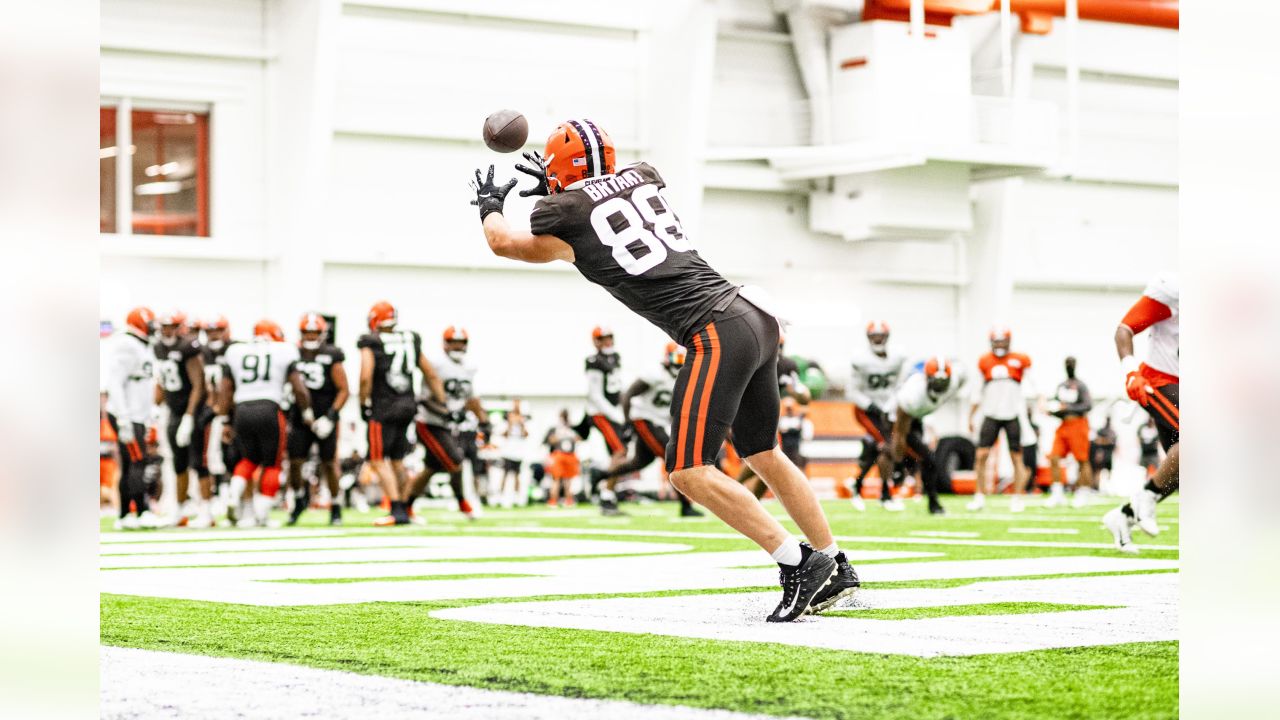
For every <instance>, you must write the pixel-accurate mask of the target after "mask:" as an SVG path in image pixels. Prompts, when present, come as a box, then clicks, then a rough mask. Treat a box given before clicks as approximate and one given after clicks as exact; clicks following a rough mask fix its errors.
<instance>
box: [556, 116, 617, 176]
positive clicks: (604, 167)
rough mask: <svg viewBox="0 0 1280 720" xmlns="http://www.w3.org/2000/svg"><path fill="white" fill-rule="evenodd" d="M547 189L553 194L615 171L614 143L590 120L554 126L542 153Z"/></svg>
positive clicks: (572, 121) (568, 121)
mask: <svg viewBox="0 0 1280 720" xmlns="http://www.w3.org/2000/svg"><path fill="white" fill-rule="evenodd" d="M542 154H543V156H544V157H545V158H546V172H547V187H548V188H549V189H550V190H551V192H553V193H558V192H563V191H564V189H565V188H567V187H569V186H570V185H572V184H574V183H576V182H578V181H579V180H584V179H586V178H591V177H600V176H601V175H609V174H611V173H612V172H613V169H614V167H615V162H614V151H613V140H612V139H611V138H610V137H609V133H607V132H605V131H604V130H601V129H600V127H599V126H597V125H596V124H595V123H593V122H591V121H590V120H566V121H565V122H562V123H560V124H559V125H557V126H556V129H555V130H554V131H552V133H551V137H549V138H547V146H546V148H544V150H543V153H542Z"/></svg>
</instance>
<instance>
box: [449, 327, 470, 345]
mask: <svg viewBox="0 0 1280 720" xmlns="http://www.w3.org/2000/svg"><path fill="white" fill-rule="evenodd" d="M470 339H471V337H470V336H469V335H467V329H466V328H464V327H462V326H461V325H450V326H449V327H447V328H445V329H444V341H445V342H468V341H470Z"/></svg>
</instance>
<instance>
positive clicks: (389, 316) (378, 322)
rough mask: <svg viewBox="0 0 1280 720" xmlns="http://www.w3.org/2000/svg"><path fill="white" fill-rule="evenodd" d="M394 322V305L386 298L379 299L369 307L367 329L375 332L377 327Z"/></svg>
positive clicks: (393, 323)
mask: <svg viewBox="0 0 1280 720" xmlns="http://www.w3.org/2000/svg"><path fill="white" fill-rule="evenodd" d="M395 324H396V307H395V306H394V305H392V304H391V303H389V302H387V301H386V300H379V301H378V302H376V303H374V304H373V307H371V308H369V329H370V330H373V331H374V332H377V330H378V328H381V327H387V326H391V325H395Z"/></svg>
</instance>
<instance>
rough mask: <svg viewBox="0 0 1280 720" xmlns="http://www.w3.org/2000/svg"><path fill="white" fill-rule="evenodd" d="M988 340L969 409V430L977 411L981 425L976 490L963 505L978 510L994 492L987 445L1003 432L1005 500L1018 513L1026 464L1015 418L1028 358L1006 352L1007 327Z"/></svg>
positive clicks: (1019, 409) (1022, 408) (1021, 404)
mask: <svg viewBox="0 0 1280 720" xmlns="http://www.w3.org/2000/svg"><path fill="white" fill-rule="evenodd" d="M990 339H991V352H988V353H986V354H985V355H983V356H982V357H981V358H979V359H978V371H979V373H980V374H981V377H982V385H981V386H979V388H978V390H977V396H976V398H975V400H974V403H973V405H972V407H970V408H969V432H970V433H972V432H973V431H974V417H975V416H976V415H977V414H979V412H981V415H982V427H981V429H980V430H979V431H978V449H977V452H976V453H975V458H974V467H975V469H976V470H977V489H976V491H975V492H974V496H973V501H972V502H970V503H969V504H968V506H967V507H968V509H969V510H981V509H982V508H983V507H985V506H986V494H987V493H991V492H995V485H996V478H995V473H994V472H992V470H991V467H990V464H989V462H988V461H989V459H990V457H991V448H992V447H993V446H994V445H995V444H996V440H997V438H999V436H1000V433H1001V432H1003V433H1004V440H1005V445H1006V446H1007V447H1008V449H1009V458H1010V459H1011V460H1012V461H1013V498H1012V499H1011V500H1010V501H1009V511H1010V512H1022V510H1023V502H1022V494H1023V492H1024V491H1025V488H1026V484H1027V467H1026V466H1025V465H1023V463H1022V425H1021V422H1020V419H1019V418H1020V416H1021V415H1022V414H1023V413H1025V412H1026V408H1025V402H1024V400H1023V396H1022V382H1023V379H1024V378H1025V377H1026V374H1027V371H1028V370H1030V369H1031V358H1029V357H1027V356H1026V355H1023V354H1022V353H1016V352H1010V351H1009V344H1010V341H1011V339H1012V333H1010V332H1009V328H1007V327H1002V326H998V327H996V328H993V329H992V330H991V334H990Z"/></svg>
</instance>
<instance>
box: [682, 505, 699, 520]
mask: <svg viewBox="0 0 1280 720" xmlns="http://www.w3.org/2000/svg"><path fill="white" fill-rule="evenodd" d="M680 517H705V515H704V514H703V513H702V511H700V510H698V508H696V507H694V506H692V505H687V506H685V507H682V508H680Z"/></svg>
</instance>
